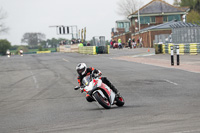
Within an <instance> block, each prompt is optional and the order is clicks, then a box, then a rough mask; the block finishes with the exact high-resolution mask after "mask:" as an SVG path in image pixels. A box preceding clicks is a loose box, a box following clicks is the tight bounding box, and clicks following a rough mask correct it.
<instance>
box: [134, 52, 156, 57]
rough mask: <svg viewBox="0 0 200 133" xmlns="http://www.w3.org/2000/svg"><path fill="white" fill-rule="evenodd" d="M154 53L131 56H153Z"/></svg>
mask: <svg viewBox="0 0 200 133" xmlns="http://www.w3.org/2000/svg"><path fill="white" fill-rule="evenodd" d="M152 55H155V54H154V53H151V54H139V55H133V56H131V57H142V56H152Z"/></svg>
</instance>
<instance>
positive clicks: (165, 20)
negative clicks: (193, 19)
mask: <svg viewBox="0 0 200 133" xmlns="http://www.w3.org/2000/svg"><path fill="white" fill-rule="evenodd" d="M175 19H176V20H177V21H180V20H181V16H180V15H169V16H163V22H169V21H172V20H175Z"/></svg>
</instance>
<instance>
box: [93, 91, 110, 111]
mask: <svg viewBox="0 0 200 133" xmlns="http://www.w3.org/2000/svg"><path fill="white" fill-rule="evenodd" d="M94 97H95V99H96V100H97V102H98V103H99V104H100V105H101V106H102V107H104V108H105V109H110V108H111V105H110V102H109V101H108V100H107V99H104V98H103V97H102V96H101V95H100V94H99V93H98V92H96V93H94Z"/></svg>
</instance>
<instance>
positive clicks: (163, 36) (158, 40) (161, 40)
mask: <svg viewBox="0 0 200 133" xmlns="http://www.w3.org/2000/svg"><path fill="white" fill-rule="evenodd" d="M169 36H170V34H160V35H155V40H154V43H167V42H168V40H169Z"/></svg>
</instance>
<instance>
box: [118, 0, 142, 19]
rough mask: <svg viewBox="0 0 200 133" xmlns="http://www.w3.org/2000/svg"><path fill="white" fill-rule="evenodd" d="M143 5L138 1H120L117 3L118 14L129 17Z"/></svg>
mask: <svg viewBox="0 0 200 133" xmlns="http://www.w3.org/2000/svg"><path fill="white" fill-rule="evenodd" d="M141 4H142V3H140V2H138V0H120V1H119V2H118V3H117V5H118V8H117V9H118V10H117V13H118V14H119V15H121V16H125V17H127V16H128V15H130V14H132V13H134V12H135V11H136V10H137V9H139V8H140V5H141Z"/></svg>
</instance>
